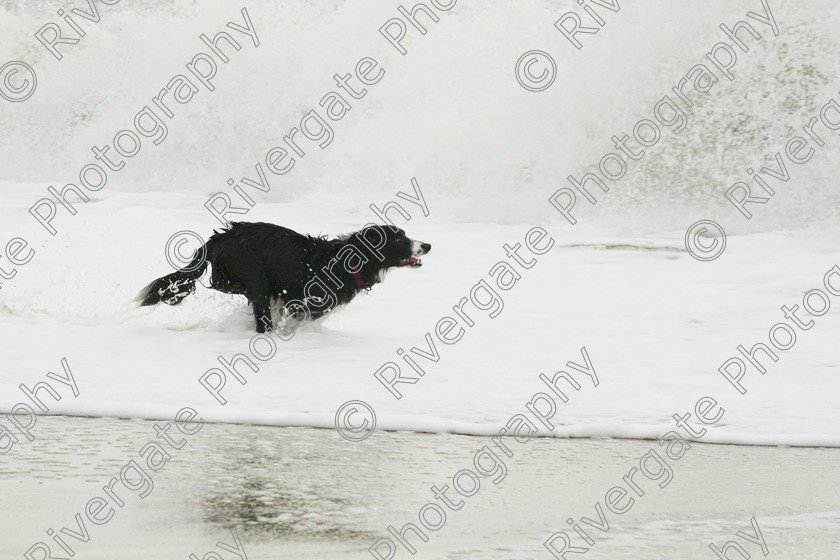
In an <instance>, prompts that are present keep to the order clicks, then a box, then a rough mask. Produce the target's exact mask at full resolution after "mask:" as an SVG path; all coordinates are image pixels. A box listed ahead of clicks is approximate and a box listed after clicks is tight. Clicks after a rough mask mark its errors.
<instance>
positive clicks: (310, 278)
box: [135, 222, 432, 332]
mask: <svg viewBox="0 0 840 560" xmlns="http://www.w3.org/2000/svg"><path fill="white" fill-rule="evenodd" d="M431 248H432V246H431V245H429V244H428V243H422V242H420V241H414V240H413V239H409V238H408V237H406V235H405V232H404V231H403V230H401V229H399V228H396V227H393V226H376V225H372V226H368V227H365V228H364V229H361V230H359V231H357V232H355V233H351V234H348V235H343V236H340V237H337V238H335V239H327V238H326V237H312V236H310V235H302V234H300V233H297V232H295V231H292V230H290V229H288V228H284V227H282V226H278V225H274V224H267V223H261V222H260V223H249V222H235V223H232V224H231V225H230V227H228V228H227V229H224V230H222V231H214V232H213V236H212V237H210V239H209V240H208V241H207V243H205V244H204V246H202V247H201V248H200V249H199V250H198V251H196V254H195V256H194V258H193V260H192V262H190V263H189V264H188V265H187V266H186V267H185V268H182V269H180V270H177V271H175V272H173V273H172V274H168V275H166V276H164V277H162V278H158V279H157V280H155V281H154V282H152V283H151V284H149V285H148V286H146V287H145V288H143V290H142V291H141V292H140V293H139V294H138V296H137V298H136V299H135V301H137V302H139V304H140V306H141V307H143V306H147V305H156V304H158V303H161V302H163V303H165V304H167V305H178V304H179V303H181V302H182V301H183V300H184V298H185V297H187V296H188V295H190V294H192V293H193V292H195V283H196V280H198V279H199V278H200V277H201V276H202V275H203V274H204V273H205V271H206V270H207V265H208V264H210V265H212V266H211V273H210V287H211V288H213V289H215V290H219V291H221V292H225V293H229V294H242V295H244V296H245V297H246V298H248V302H249V303H250V304H251V306H252V307H253V309H254V318H255V320H256V328H257V332H265V331H266V330H272V329H273V328H274V322H273V321H272V318H271V308H272V305H277V307H278V308H281V309H282V310H283V316H284V317H293V318H295V319H296V320H306V319H317V318H319V317H322V316H323V315H325V314H326V313H329V312H330V311H332V310H333V309H335V308H336V307H338V306H339V305H344V304H346V303H349V302H350V301H351V300H352V299H353V298H354V297H355V296H356V294H358V293H359V292H360V291H362V290H369V289H370V288H371V287H373V286H374V285H375V284H378V283H379V282H381V281H382V280H383V279H384V278H385V275H386V274H387V273H388V272H389V271H391V270H392V269H394V268H406V267H407V268H420V267H421V266H422V264H423V263H422V262H421V261H420V257H421V256H423V255H425V254H426V253H428V252H429V251H430V250H431Z"/></svg>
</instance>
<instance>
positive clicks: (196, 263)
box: [134, 246, 207, 307]
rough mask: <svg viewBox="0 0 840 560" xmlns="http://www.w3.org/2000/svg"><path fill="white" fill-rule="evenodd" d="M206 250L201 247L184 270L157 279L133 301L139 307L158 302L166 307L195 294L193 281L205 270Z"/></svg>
mask: <svg viewBox="0 0 840 560" xmlns="http://www.w3.org/2000/svg"><path fill="white" fill-rule="evenodd" d="M206 250H207V247H206V246H204V247H202V248H201V249H199V250H198V251H196V255H195V257H194V258H193V260H192V261H191V262H190V264H188V265H187V266H186V267H185V268H182V269H180V270H176V271H175V272H173V273H172V274H167V275H166V276H164V277H162V278H158V279H157V280H155V281H154V282H152V283H151V284H149V285H148V286H146V287H145V288H143V289H142V290H141V291H140V293H139V294H137V297H136V298H134V301H135V302H137V303H139V304H140V307H145V306H147V305H157V304H158V303H160V302H163V303H165V304H166V305H178V304H179V303H181V301H183V299H184V298H185V297H187V296H188V295H190V294H192V293H193V292H195V281H196V280H198V279H199V278H200V277H201V275H202V274H204V271H205V270H207V259H206V252H207V251H206Z"/></svg>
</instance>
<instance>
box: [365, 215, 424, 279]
mask: <svg viewBox="0 0 840 560" xmlns="http://www.w3.org/2000/svg"><path fill="white" fill-rule="evenodd" d="M356 235H357V236H358V237H359V240H360V241H361V242H362V243H363V244H364V245H365V246H366V247H367V248H368V250H369V251H370V252H371V253H373V255H374V257H375V258H374V259H372V261H373V262H372V263H371V264H373V266H374V267H376V268H378V269H380V270H387V269H391V268H403V267H408V268H420V267H421V266H423V262H422V261H421V260H420V257H422V256H423V255H425V254H426V253H428V252H429V251H431V250H432V246H431V245H430V244H428V243H423V242H422V241H416V240H414V239H411V238H409V237H408V236H407V235H406V234H405V232H404V231H403V230H401V229H399V228H397V227H393V226H368V227H366V228H364V229H363V230H361V231H359V232H358V233H357V234H356ZM377 261H378V262H377Z"/></svg>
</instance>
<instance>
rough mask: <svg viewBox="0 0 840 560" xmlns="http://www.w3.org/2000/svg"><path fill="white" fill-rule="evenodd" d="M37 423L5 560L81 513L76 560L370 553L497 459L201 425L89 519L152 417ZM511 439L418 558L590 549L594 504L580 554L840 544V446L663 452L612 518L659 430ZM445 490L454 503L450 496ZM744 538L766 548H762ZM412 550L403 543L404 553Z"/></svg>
mask: <svg viewBox="0 0 840 560" xmlns="http://www.w3.org/2000/svg"><path fill="white" fill-rule="evenodd" d="M158 424H161V425H162V424H163V423H158ZM38 426H39V432H38V437H37V439H36V440H35V441H34V442H32V443H31V444H28V445H18V446H16V447H15V448H14V449H13V451H12V452H11V453H9V454H8V455H5V456H2V457H0V495H2V496H3V497H4V503H5V506H6V507H4V508H3V513H2V514H0V527H2V533H3V538H2V539H0V556H2V557H3V558H23V557H24V556H23V553H24V552H25V551H26V550H27V549H28V548H29V547H30V546H31V545H33V544H34V543H36V542H38V541H39V540H42V541H44V542H47V541H49V542H50V543H52V551H53V554H54V555H55V557H61V551H60V548H59V547H58V546H57V545H56V544H55V543H54V542H53V541H52V540H51V539H50V538H49V536H48V535H47V534H46V531H47V530H49V529H53V530H55V531H60V529H61V528H62V527H67V528H68V529H72V530H74V531H76V532H78V531H79V529H78V526H77V524H76V522H75V521H74V516H75V514H77V513H80V512H81V515H82V516H83V521H84V522H85V525H86V529H87V530H88V532H89V536H90V539H89V542H87V543H81V542H79V541H77V540H74V539H73V538H71V537H64V541H65V542H66V543H67V544H68V545H69V546H70V547H71V548H73V550H74V551H75V552H76V557H77V558H82V559H88V558H89V559H108V558H120V559H122V560H132V559H135V558H136V559H150V558H161V559H164V558H187V557H189V555H190V554H194V555H196V556H197V557H198V558H202V557H203V556H204V555H205V554H207V553H209V552H210V551H213V550H215V551H216V552H217V553H218V554H221V555H222V557H223V558H224V559H225V560H227V559H228V558H230V559H233V558H236V555H235V554H232V553H230V552H226V551H224V550H223V549H221V548H217V547H216V543H217V542H219V541H221V542H224V543H227V544H231V545H232V544H233V542H234V540H233V537H232V533H231V531H230V528H233V529H235V530H236V533H237V535H238V536H239V537H240V538H241V541H242V546H243V547H244V549H245V552H246V553H247V556H248V558H251V559H252V560H253V559H262V558H302V557H314V558H371V557H372V556H371V555H370V554H369V553H368V552H367V548H368V547H369V546H371V545H372V544H373V543H374V542H376V541H377V539H380V538H382V537H385V536H387V532H386V527H387V526H388V525H389V524H392V525H394V526H396V527H398V528H399V527H402V526H403V525H404V524H405V523H408V522H413V523H415V524H419V521H418V512H419V511H420V509H421V508H422V507H423V506H424V505H425V504H427V503H437V504H440V503H441V502H438V501H436V500H435V499H434V496H433V494H432V492H431V490H430V488H431V486H432V485H438V486H439V487H440V485H442V484H448V485H450V486H451V485H452V477H453V475H454V474H455V473H457V472H458V471H460V470H461V469H467V468H469V469H472V470H474V471H475V470H476V467H475V466H474V465H473V457H474V455H475V454H476V452H477V451H479V450H480V449H481V448H482V447H483V446H484V445H488V446H490V447H491V448H493V449H495V450H496V452H497V453H499V451H498V448H497V447H495V446H494V444H493V443H492V442H491V441H490V440H489V438H481V437H468V436H457V435H447V434H415V433H407V432H397V433H395V432H377V433H375V434H374V435H373V436H372V437H371V438H369V439H367V440H365V441H364V442H360V443H350V442H347V441H345V440H343V439H341V438H339V437H338V435H337V434H336V433H335V432H334V431H332V430H319V429H311V428H276V427H264V426H250V425H231V424H206V425H204V427H203V428H202V429H201V430H200V431H199V432H198V433H197V434H195V435H193V436H181V434H178V433H177V431H175V430H174V429H173V430H172V431H173V432H174V434H171V435H172V437H173V438H175V437H176V436H180V437H182V438H183V439H184V440H186V443H185V444H184V446H183V447H182V448H181V449H178V450H175V449H170V451H171V456H172V459H171V461H170V462H169V463H167V464H166V465H164V466H163V467H162V468H161V470H160V471H158V472H157V473H155V474H154V476H153V481H154V488H153V490H152V491H151V493H149V494H148V495H147V496H146V498H144V499H141V498H139V496H138V495H139V493H140V492H142V488H141V489H140V490H138V491H136V492H133V491H129V490H128V489H127V488H125V487H123V486H120V485H119V484H118V485H117V486H116V494H117V495H118V496H120V497H121V499H122V500H124V503H125V505H124V507H121V508H115V514H114V516H113V518H112V519H111V520H110V521H109V522H108V523H106V524H104V525H102V526H94V525H93V524H92V523H90V522H88V521H87V518H84V515H85V514H84V512H83V508H84V507H85V504H86V503H87V502H88V501H89V500H90V499H92V498H94V497H96V496H100V497H103V498H104V497H105V493H104V492H103V490H102V488H103V486H105V485H107V484H108V481H109V480H110V479H111V477H114V476H119V472H120V470H121V468H122V467H123V466H125V465H126V463H127V462H128V461H129V460H130V459H137V460H138V462H139V463H140V464H144V461H143V460H142V459H140V458H139V457H138V455H137V452H138V451H139V450H140V449H141V448H142V447H143V446H145V445H146V443H148V442H149V441H152V440H155V439H156V438H155V431H154V428H153V426H154V423H153V422H148V421H138V420H117V419H102V418H70V417H42V418H40V420H39V424H38ZM158 441H161V440H160V439H158ZM175 441H177V439H176V440H175ZM505 442H506V443H507V446H508V448H509V449H510V451H511V452H512V454H513V457H505V458H504V464H505V466H506V469H507V473H506V476H505V477H504V479H502V480H500V484H499V485H498V486H497V485H494V484H493V483H492V480H491V478H492V477H485V476H481V477H479V480H480V484H481V485H480V488H479V490H478V491H477V493H476V494H475V495H473V496H471V497H465V498H462V499H463V501H464V502H465V504H464V506H463V507H462V508H461V509H459V510H457V511H451V510H449V509H447V510H446V516H447V518H446V521H445V524H444V525H443V526H442V527H441V528H440V529H438V530H436V531H426V533H427V534H428V538H429V540H428V542H426V543H423V542H421V541H420V539H419V538H417V537H416V536H409V540H410V542H411V543H412V544H413V546H415V547H416V548H417V551H418V552H417V554H416V555H415V557H417V558H441V559H443V558H447V559H456V558H457V559H462V558H482V559H495V558H498V559H502V558H505V559H510V558H517V559H518V558H523V559H525V558H551V557H552V556H551V555H550V554H549V553H548V552H547V551H546V550H545V549H544V548H543V547H542V542H544V541H545V540H546V539H547V538H548V537H549V536H550V535H551V534H552V533H554V532H555V531H560V530H563V529H565V530H567V532H568V533H569V534H570V537H572V539H573V540H572V544H573V545H575V546H581V545H583V541H582V539H581V538H580V537H577V535H575V534H574V533H573V532H572V530H571V529H570V528H569V527H568V526H567V524H566V519H567V518H569V517H573V518H574V519H575V520H580V518H581V517H584V516H586V517H588V518H590V519H594V520H595V521H596V522H597V520H598V515H597V513H596V509H595V507H594V505H595V503H596V502H600V503H601V507H602V511H603V513H604V514H605V516H606V518H607V521H608V523H609V524H610V528H609V530H608V531H606V532H602V531H599V530H597V529H593V528H591V527H589V526H584V527H586V529H588V531H587V532H588V534H589V535H590V537H591V538H593V540H594V542H595V544H594V546H593V547H591V549H590V550H589V551H588V552H586V557H587V558H596V559H597V558H611V559H612V558H620V559H633V558H639V559H641V558H644V559H650V558H714V554H713V553H712V551H711V550H710V549H709V548H708V546H709V543H712V542H714V543H716V544H717V545H718V546H722V545H723V543H724V542H726V541H728V540H731V539H735V540H739V539H737V538H736V537H735V533H737V532H738V531H743V532H745V533H746V534H748V535H752V534H754V532H753V531H752V529H751V526H750V519H751V518H752V517H755V519H756V522H757V523H758V525H759V527H760V530H761V532H762V536H763V537H764V540H765V541H766V546H767V547H768V550H769V554H770V555H772V557H775V558H809V559H817V558H831V557H832V555H833V551H834V550H836V548H837V546H838V545H840V537H838V536H837V527H838V526H840V525H838V523H840V470H838V469H837V464H838V460H840V450H838V449H818V448H781V447H755V446H753V447H749V446H722V445H705V444H691V445H692V446H691V449H689V450H687V451H686V452H685V454H684V455H683V456H682V457H681V458H679V459H678V460H666V461H665V462H666V463H667V464H668V465H669V466H670V468H671V473H672V477H673V478H672V479H671V480H670V482H668V483H666V484H665V487H664V488H660V487H658V486H657V484H658V483H663V482H664V481H665V480H666V479H665V478H662V479H659V480H658V481H655V480H652V479H651V478H646V477H644V476H641V475H638V476H636V477H635V478H634V480H635V482H636V483H637V484H638V485H639V487H640V488H641V489H642V491H643V493H644V495H643V496H636V501H635V504H634V505H633V506H632V508H630V510H629V511H627V512H626V513H625V514H623V515H621V516H618V515H616V514H614V513H611V512H610V511H608V510H607V509H605V508H604V507H603V502H604V495H605V493H606V492H607V491H608V490H609V489H610V488H611V487H614V486H619V485H622V484H623V483H622V476H625V475H627V474H628V471H629V470H630V469H631V468H632V467H634V466H636V467H638V466H639V461H640V459H641V458H642V456H644V455H645V454H646V453H648V452H649V451H650V450H651V449H652V448H656V449H657V450H658V453H661V454H662V455H661V456H662V457H665V455H664V451H663V449H662V448H660V447H659V446H658V445H657V443H656V442H653V441H631V440H593V439H556V438H536V439H532V440H531V441H529V442H527V443H517V442H515V441H514V440H512V439H510V438H508V439H506V440H505ZM161 443H162V442H161ZM179 443H180V442H179ZM164 447H166V446H165V445H164ZM483 464H484V465H485V467H486V466H487V464H488V463H487V461H484V462H483ZM649 467H650V468H649V469H648V470H649V472H651V473H653V472H655V469H654V468H653V467H652V466H651V465H649ZM489 470H490V469H489V468H488V471H489ZM128 479H129V482H132V481H134V480H135V479H136V477H134V476H133V474H132V475H129V477H128ZM138 482H139V480H138ZM462 486H463V487H468V483H467V482H464V483H463V484H462ZM447 495H448V496H449V497H450V499H452V500H453V503H457V501H454V500H457V498H458V495H457V494H453V491H452V490H450V491H449V492H448V494H447ZM632 495H633V494H631V496H632ZM625 500H626V498H625ZM428 520H429V521H431V522H434V521H435V518H434V515H433V514H429V516H428ZM739 542H740V543H741V544H742V545H743V546H744V548H745V550H747V551H748V552H749V553H750V554H751V555H753V556H754V557H762V555H761V550H760V548H759V545H757V544H751V543H749V542H748V541H746V540H744V539H740V540H739ZM383 550H384V549H383ZM732 554H735V553H731V554H730V555H732ZM578 556H580V555H578ZM735 556H737V554H735ZM38 557H39V556H37V555H36V556H35V558H38ZM408 557H411V555H410V554H409V553H408V552H407V551H406V550H405V549H404V548H400V547H399V546H398V550H397V551H396V554H395V556H394V558H408ZM569 557H574V555H572V556H569ZM209 558H214V557H213V556H212V555H211V556H210V557H209Z"/></svg>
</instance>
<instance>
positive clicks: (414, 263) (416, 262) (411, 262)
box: [400, 257, 423, 268]
mask: <svg viewBox="0 0 840 560" xmlns="http://www.w3.org/2000/svg"><path fill="white" fill-rule="evenodd" d="M400 266H408V267H410V268H420V267H421V266H423V261H421V260H420V259H415V258H414V257H409V258H407V259H403V260H401V261H400Z"/></svg>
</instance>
